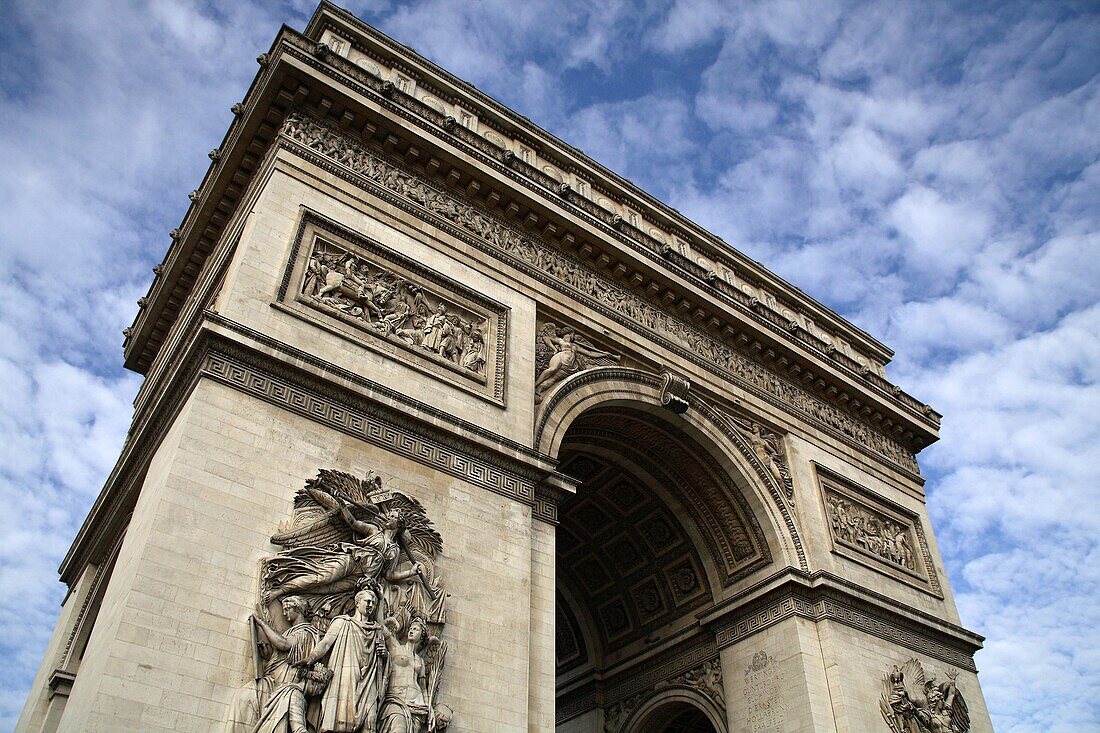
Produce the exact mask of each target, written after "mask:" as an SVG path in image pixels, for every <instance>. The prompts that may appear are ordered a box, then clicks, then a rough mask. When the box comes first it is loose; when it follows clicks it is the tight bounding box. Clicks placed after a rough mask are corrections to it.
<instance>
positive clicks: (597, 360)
mask: <svg viewBox="0 0 1100 733" xmlns="http://www.w3.org/2000/svg"><path fill="white" fill-rule="evenodd" d="M573 342H574V343H577V344H580V345H581V346H583V347H585V348H588V349H593V350H595V351H603V349H601V348H599V347H597V346H596V345H595V344H594V343H592V342H591V341H589V340H588V339H586V338H585V337H584V336H581V335H580V334H574V335H573ZM618 363H619V357H618V356H615V355H612V354H607V355H604V356H588V355H587V354H582V353H580V352H577V366H578V367H579V368H580V369H592V368H594V367H605V366H615V365H616V364H618Z"/></svg>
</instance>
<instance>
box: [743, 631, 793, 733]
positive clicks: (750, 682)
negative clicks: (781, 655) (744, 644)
mask: <svg viewBox="0 0 1100 733" xmlns="http://www.w3.org/2000/svg"><path fill="white" fill-rule="evenodd" d="M782 692H783V691H782V689H781V687H780V684H779V670H778V669H777V668H776V665H775V660H774V659H771V658H770V657H768V653H767V652H762V651H761V652H757V653H756V654H754V655H753V656H752V663H751V664H750V665H749V666H748V668H747V669H745V687H744V695H745V703H746V706H747V710H746V711H745V722H746V723H747V724H748V730H749V731H751V732H752V733H783V730H784V727H783V725H784V723H785V722H786V719H787V716H786V711H787V702H786V700H785V699H784V697H783V694H782Z"/></svg>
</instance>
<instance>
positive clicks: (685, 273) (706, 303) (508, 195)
mask: <svg viewBox="0 0 1100 733" xmlns="http://www.w3.org/2000/svg"><path fill="white" fill-rule="evenodd" d="M326 30H332V31H333V32H338V33H339V34H340V35H341V36H342V37H344V38H348V39H351V40H352V41H353V43H355V44H356V47H357V48H360V49H361V50H362V51H363V52H364V53H369V54H370V56H371V58H374V59H377V60H379V61H380V62H381V63H384V64H386V65H388V66H390V67H391V68H396V69H400V70H401V71H402V73H407V74H409V75H412V76H415V78H416V79H417V80H418V82H419V83H420V84H421V85H422V86H425V87H428V88H431V89H432V90H433V93H434V94H435V95H436V96H438V97H440V98H443V99H448V100H460V101H461V104H462V105H463V107H467V108H470V109H473V110H475V111H476V113H477V114H478V115H479V116H481V118H482V119H483V120H487V121H491V122H492V123H493V126H494V127H495V128H496V129H500V130H507V131H509V132H515V133H516V134H521V135H522V139H524V140H525V141H526V142H527V143H528V144H532V145H535V146H537V148H538V151H539V156H540V157H542V158H544V159H548V160H553V161H554V163H555V164H556V165H558V166H559V167H560V168H561V169H563V170H571V171H579V172H582V173H583V175H584V176H585V177H586V178H587V179H588V180H590V181H594V182H597V183H598V184H599V185H601V186H603V187H604V188H605V189H608V190H612V189H613V190H614V192H615V193H616V194H617V195H619V196H620V197H622V198H624V199H629V200H630V201H631V202H632V205H633V206H634V207H636V208H638V209H642V210H644V211H645V212H646V215H647V216H651V217H653V218H657V217H659V216H663V217H665V220H666V221H667V224H668V226H669V227H670V228H672V229H674V230H675V231H677V232H678V233H679V234H680V235H681V236H684V237H687V238H690V243H691V246H692V247H694V248H696V249H699V250H701V251H703V252H704V253H705V254H707V255H708V256H710V257H711V258H713V259H714V260H715V261H720V262H723V263H728V266H729V267H731V268H737V271H738V272H739V274H741V275H742V276H743V277H745V279H746V280H748V281H750V282H751V281H754V280H755V282H759V283H764V284H767V285H768V286H769V287H771V288H773V289H774V290H773V292H778V293H781V294H782V295H783V296H784V298H786V301H785V302H787V303H790V305H791V306H792V307H794V308H798V309H802V310H803V312H808V313H809V314H812V317H813V318H814V319H815V321H816V322H817V323H820V324H826V325H828V326H829V327H830V328H831V329H833V330H834V332H836V333H840V334H842V335H843V336H844V337H845V338H847V339H848V340H849V341H850V342H851V343H853V344H855V345H857V346H858V347H859V348H860V349H861V350H863V353H865V354H870V355H872V356H873V357H874V358H878V359H881V362H882V363H885V362H886V361H888V360H889V358H890V356H891V355H892V352H890V351H889V350H888V349H887V348H886V347H885V346H883V345H882V344H880V343H879V342H877V341H875V340H874V339H873V338H871V337H870V336H867V335H866V334H865V333H864V332H863V331H861V330H860V329H858V328H856V327H854V326H852V325H851V324H849V323H847V322H846V321H844V319H842V318H840V317H839V316H838V315H836V314H835V313H833V312H832V311H830V310H829V309H827V308H825V307H824V306H822V305H821V304H819V303H817V302H816V301H814V300H812V299H811V298H809V297H808V296H806V295H804V294H803V293H802V292H801V291H800V290H798V289H797V288H795V287H793V286H791V285H789V284H788V283H786V282H784V281H783V280H782V279H780V278H778V277H777V276H775V275H773V274H772V273H770V272H768V271H767V270H766V269H765V268H763V267H762V266H761V265H759V264H758V263H755V262H754V261H752V260H749V259H748V258H746V257H744V256H743V255H741V254H740V253H738V252H736V251H735V250H733V249H732V248H731V247H730V246H729V245H727V244H725V243H724V242H722V241H721V240H719V239H718V238H717V237H714V236H713V235H711V234H709V233H708V232H706V231H704V230H702V229H700V228H699V227H697V226H696V225H694V224H692V223H691V222H690V221H688V220H687V219H685V218H684V217H683V216H682V215H680V214H679V212H676V211H675V210H673V209H671V208H669V207H667V206H665V205H664V204H661V203H660V202H658V201H656V200H655V199H653V198H652V197H650V196H648V195H647V194H645V193H644V192H642V191H641V190H639V189H637V188H636V187H635V186H633V185H632V184H630V183H629V182H627V181H625V180H624V179H622V178H620V177H619V176H617V175H616V174H614V173H612V172H611V171H608V170H607V169H605V168H603V167H602V166H600V165H599V164H597V163H595V162H594V161H591V160H590V159H588V158H587V157H586V156H584V155H583V153H580V151H577V150H576V149H574V148H571V147H570V146H568V145H566V144H565V143H562V142H561V141H560V140H557V139H556V138H554V137H553V136H552V135H550V134H549V133H547V132H545V131H543V130H541V129H540V128H538V127H537V126H536V125H534V124H533V123H531V122H530V121H529V120H527V119H526V118H523V117H520V116H519V115H517V114H516V113H514V112H512V111H511V110H508V109H507V108H506V107H504V106H503V105H501V104H499V103H498V102H495V101H494V100H492V99H490V98H489V97H487V96H486V95H484V94H483V93H481V92H479V91H478V90H476V89H475V88H473V87H472V86H470V85H469V84H466V83H465V82H462V81H461V80H459V79H457V78H455V77H454V76H452V75H451V74H448V73H447V72H445V71H443V70H442V69H440V68H438V67H437V66H435V65H434V64H432V63H431V62H429V61H427V60H426V59H423V58H422V57H420V56H419V55H417V54H416V53H415V52H413V51H411V50H410V49H408V48H406V47H404V46H402V45H401V44H398V43H397V42H395V41H393V40H392V39H389V38H388V37H386V36H384V35H383V34H381V33H379V32H378V31H376V30H374V29H373V28H370V27H369V26H367V25H365V24H363V23H362V22H361V21H359V20H358V19H356V18H354V16H351V15H350V14H349V13H347V12H346V11H344V10H342V9H340V8H338V7H336V6H334V5H331V4H329V3H322V4H321V6H320V7H319V8H318V10H317V12H316V14H315V15H314V17H313V18H312V20H311V21H310V23H309V25H308V27H307V29H306V33H305V34H299V33H297V32H296V31H294V30H293V29H290V28H288V27H286V26H284V27H283V28H282V29H281V31H280V33H279V35H278V36H277V38H276V39H275V42H274V43H273V45H272V47H271V49H270V50H269V52H268V53H266V54H263V55H261V56H260V57H259V58H258V59H257V60H258V62H259V64H260V71H259V73H258V74H257V76H256V78H255V79H254V81H253V83H252V85H251V87H250V88H249V91H248V94H247V95H246V96H245V99H244V100H243V101H242V102H241V103H240V104H239V105H235V106H234V114H235V117H234V121H233V123H232V124H231V125H230V128H229V130H228V132H227V133H226V136H225V139H224V140H223V141H222V144H221V145H220V146H219V147H218V148H216V149H215V150H213V151H211V156H210V157H211V161H212V162H211V166H210V168H209V170H208V171H207V174H206V176H205V177H204V179H203V181H202V183H201V185H200V186H199V187H198V188H197V189H196V190H195V191H194V192H192V194H191V199H192V205H191V207H190V209H189V210H188V212H187V215H186V216H185V218H184V221H183V223H182V224H181V226H180V228H179V229H178V230H174V231H173V235H172V245H171V247H170V249H169V251H168V254H167V256H166V258H165V260H164V262H163V263H162V264H161V265H159V266H158V268H156V269H157V272H158V276H157V278H156V279H155V280H154V282H153V284H152V286H151V289H150V291H149V294H148V295H147V296H146V297H145V298H143V299H142V306H143V307H142V309H141V310H140V312H139V313H138V316H137V319H136V320H135V322H134V324H133V326H131V328H129V329H127V338H126V343H125V352H126V362H125V364H126V366H127V367H128V368H130V369H133V370H135V371H138V372H140V373H145V372H146V371H147V370H148V369H149V368H150V365H151V364H152V362H153V359H154V358H155V357H156V355H157V353H158V351H159V349H160V346H161V344H162V343H163V341H164V339H165V337H166V335H167V333H168V331H169V329H170V328H171V327H172V324H173V323H174V322H175V320H176V318H177V317H178V315H179V312H180V308H181V306H182V305H183V302H184V300H185V299H186V298H187V296H188V294H189V293H190V291H191V288H192V286H193V284H194V282H195V278H196V277H197V276H198V274H199V272H200V271H201V269H202V267H203V265H204V263H205V260H206V257H207V256H208V255H209V253H210V252H211V251H212V249H213V247H214V245H215V243H216V242H217V241H218V238H219V237H220V236H221V233H222V231H223V229H224V227H225V225H226V223H227V222H228V220H229V218H230V217H231V216H232V214H233V212H234V211H235V209H236V206H237V204H238V203H239V201H240V199H241V196H242V195H243V193H244V191H245V188H246V187H247V186H248V183H249V181H250V180H251V178H252V174H253V173H254V172H255V170H256V169H257V167H258V166H259V164H260V162H261V160H262V158H263V155H264V153H265V151H266V150H267V149H268V148H269V147H270V145H271V144H272V143H273V142H274V141H275V139H276V138H277V136H278V134H279V129H280V125H281V123H282V120H283V118H284V117H285V115H286V113H287V112H288V111H289V110H291V109H294V108H303V109H307V110H309V111H310V112H311V113H312V114H314V115H315V116H317V117H319V118H322V119H327V120H328V121H329V122H331V123H334V124H336V125H338V126H339V127H341V128H343V129H344V130H346V131H347V132H348V133H349V134H351V135H353V136H356V137H359V138H361V139H363V140H365V141H366V142H367V143H369V144H373V145H376V146H378V147H381V148H383V149H384V150H386V151H387V152H388V153H389V154H391V155H392V156H394V157H396V158H400V159H403V161H404V163H405V164H406V165H408V166H410V167H413V168H416V169H418V170H419V171H421V172H422V173H423V174H424V175H425V176H427V177H433V178H436V179H438V180H440V181H442V182H444V183H446V184H447V185H448V186H450V187H452V188H454V189H457V190H460V191H463V192H464V193H465V195H467V196H468V197H469V198H471V199H473V200H474V201H476V202H477V203H479V204H481V205H482V206H486V207H489V208H494V209H496V210H498V211H499V212H500V213H502V214H503V215H505V216H507V217H509V218H511V219H513V220H514V221H515V222H516V223H518V224H521V225H523V226H525V227H527V228H528V229H530V230H531V231H532V232H533V233H534V234H537V235H538V236H541V237H543V238H545V239H550V240H552V241H555V242H556V243H557V244H558V245H559V246H561V247H562V248H563V249H565V250H569V251H571V252H573V253H574V254H575V255H576V256H578V257H580V258H582V259H585V260H588V261H590V263H591V264H593V265H595V266H597V267H599V268H600V269H601V270H604V271H605V272H606V273H607V274H609V275H613V276H615V277H617V278H620V279H621V280H622V281H623V282H624V283H625V284H629V285H630V286H631V287H632V288H634V289H636V290H638V291H641V292H645V293H647V294H648V295H649V296H650V297H651V298H653V299H655V300H657V301H659V302H661V303H663V304H664V305H666V306H667V307H668V308H669V309H671V310H674V311H676V312H678V313H679V314H680V315H681V317H683V318H684V319H685V320H687V321H690V322H695V323H697V324H698V325H699V326H700V327H701V328H705V329H707V330H709V331H712V332H713V333H715V334H716V335H720V336H722V337H724V338H726V339H728V340H729V341H730V342H732V343H739V344H740V345H741V346H742V347H744V348H746V349H751V350H753V351H755V352H757V353H758V355H759V356H760V357H761V358H763V359H765V360H766V361H768V362H770V363H771V364H772V365H773V367H774V368H776V369H777V370H783V371H786V372H787V373H788V374H789V375H790V376H794V377H796V378H798V379H799V380H800V381H802V382H803V383H804V384H806V385H807V386H809V387H811V388H813V389H814V390H815V391H818V392H820V393H821V394H822V395H823V396H824V397H826V398H828V399H830V400H834V401H838V402H840V403H843V404H844V405H845V406H846V408H847V409H849V410H850V411H853V412H855V413H856V414H860V415H862V416H863V418H864V419H866V420H868V421H869V422H872V423H874V424H876V425H877V426H879V427H880V428H881V429H883V430H884V431H886V432H888V433H892V434H894V435H895V436H896V437H898V438H899V439H901V440H902V441H903V442H905V443H906V444H908V445H909V446H910V447H911V448H912V449H913V450H914V452H916V451H919V450H921V449H922V448H923V447H925V446H927V445H928V444H930V443H932V442H934V441H935V440H936V439H937V430H938V427H939V418H940V416H939V415H938V414H937V413H936V412H935V411H934V410H932V408H931V407H929V406H928V405H924V404H922V403H921V402H919V401H918V400H916V399H915V398H913V397H911V396H910V395H908V394H906V393H905V392H904V391H902V390H901V389H900V388H899V387H896V386H894V385H892V384H890V383H889V382H888V381H887V380H885V379H884V378H882V377H881V376H880V375H878V374H877V373H875V372H874V371H873V370H871V369H868V368H867V367H863V366H861V365H859V363H858V362H856V361H854V360H853V359H851V358H850V357H848V356H846V355H844V354H841V353H839V352H838V351H837V350H836V349H835V348H833V346H832V345H831V344H829V343H826V342H824V341H822V340H821V339H819V338H817V337H816V336H815V335H814V334H812V333H809V332H807V331H806V329H804V328H800V327H799V325H798V323H797V322H796V321H794V320H787V319H786V318H784V317H783V316H782V315H781V314H780V313H779V312H777V311H776V310H774V309H773V308H770V307H768V306H766V305H765V304H763V303H760V302H759V301H757V300H756V299H755V298H750V297H749V296H748V295H746V294H745V293H744V292H742V291H741V290H739V289H737V288H735V287H733V286H732V285H730V284H729V283H727V282H725V281H722V280H720V279H718V278H716V277H715V276H714V273H713V272H710V271H707V270H705V269H704V268H703V267H701V266H700V265H698V264H696V263H695V262H694V261H692V260H691V259H689V258H687V257H684V256H682V255H681V254H680V253H679V252H678V251H675V250H673V249H672V248H670V247H669V246H668V245H667V244H665V243H663V242H660V241H658V240H656V239H654V238H653V237H650V236H649V235H647V234H646V233H645V232H642V231H640V230H638V229H636V228H634V227H632V226H630V225H629V224H628V223H626V222H625V221H624V220H623V219H622V218H621V217H619V216H617V215H615V214H613V213H612V212H609V211H607V210H606V209H603V208H601V207H599V206H598V205H596V204H595V203H593V202H592V201H590V200H588V199H587V198H585V197H582V196H579V195H578V194H577V193H576V192H575V191H572V190H570V188H569V186H568V185H562V184H561V183H560V182H559V181H557V180H555V179H553V178H551V177H549V176H547V175H546V174H544V173H543V172H542V171H540V170H539V169H538V168H537V167H535V166H532V165H528V164H527V163H525V162H523V161H521V160H520V159H519V158H518V157H516V156H514V155H513V154H511V153H510V152H509V151H506V150H504V149H502V148H500V147H498V146H496V145H495V144H493V143H492V142H489V141H488V140H486V139H485V138H483V137H481V136H480V135H479V134H478V133H476V132H474V131H471V130H469V129H467V128H465V127H463V126H461V125H458V124H456V122H455V120H454V119H453V118H452V117H449V116H444V115H442V114H441V113H439V112H437V111H436V110H435V109H432V108H431V107H428V106H427V105H425V104H423V103H421V102H420V101H419V100H417V99H415V98H414V97H411V96H409V95H406V94H404V93H403V92H401V91H400V90H398V89H397V88H396V87H395V86H394V85H393V84H392V82H388V81H386V80H382V79H379V78H378V77H373V76H372V75H371V74H370V73H369V72H367V71H365V70H364V69H362V68H361V67H359V66H356V65H354V64H351V63H350V62H348V61H347V60H346V59H344V58H342V57H341V56H339V55H337V54H334V53H333V52H332V51H331V50H330V49H328V48H327V47H326V46H325V44H321V43H319V40H320V39H321V37H322V36H323V34H324V33H325V31H326ZM364 81H371V82H373V83H371V84H365V83H363V82H364ZM456 103H457V102H456ZM594 185H596V184H595V183H594Z"/></svg>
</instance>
